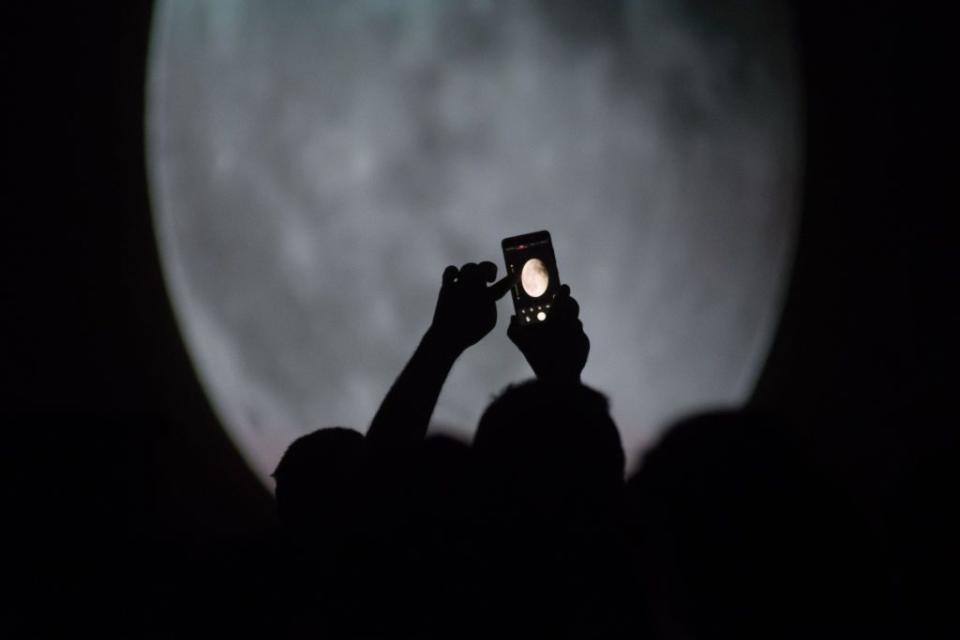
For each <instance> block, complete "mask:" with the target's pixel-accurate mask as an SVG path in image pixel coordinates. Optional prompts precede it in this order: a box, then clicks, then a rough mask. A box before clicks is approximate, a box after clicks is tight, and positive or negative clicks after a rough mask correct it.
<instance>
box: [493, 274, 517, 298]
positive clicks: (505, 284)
mask: <svg viewBox="0 0 960 640" xmlns="http://www.w3.org/2000/svg"><path fill="white" fill-rule="evenodd" d="M516 283H517V276H515V275H513V274H510V275H505V276H503V277H502V278H500V280H498V281H497V282H494V283H493V284H492V285H490V286H489V287H487V291H489V292H490V296H491V297H492V298H493V299H494V300H499V299H500V298H502V297H503V296H504V295H506V293H507V291H510V288H511V287H513V285H514V284H516Z"/></svg>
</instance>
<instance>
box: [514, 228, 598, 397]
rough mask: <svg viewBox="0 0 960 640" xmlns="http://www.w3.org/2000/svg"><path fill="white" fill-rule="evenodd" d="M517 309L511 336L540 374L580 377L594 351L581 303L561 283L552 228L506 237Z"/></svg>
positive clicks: (569, 378) (556, 378) (564, 379)
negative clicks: (581, 316)
mask: <svg viewBox="0 0 960 640" xmlns="http://www.w3.org/2000/svg"><path fill="white" fill-rule="evenodd" d="M502 246H503V257H504V261H505V262H506V265H507V273H508V274H511V275H513V276H514V277H515V278H516V281H515V284H514V285H513V287H512V289H511V292H512V297H513V303H514V308H515V309H516V315H514V316H513V317H512V318H511V319H510V326H509V328H508V329H507V336H508V337H509V338H510V341H511V342H513V343H514V344H515V345H516V346H517V348H518V349H520V352H521V353H523V356H524V358H526V360H527V363H528V364H529V365H530V368H531V369H533V372H534V373H535V374H536V376H537V377H538V378H540V379H541V380H551V381H560V382H579V381H580V373H581V371H583V367H584V366H585V365H586V363H587V356H588V355H589V353H590V339H589V338H588V337H587V334H586V333H584V331H583V323H582V322H581V321H580V318H579V315H580V305H579V304H578V303H577V301H576V300H575V299H574V298H573V297H572V296H571V295H570V287H568V286H567V285H561V284H560V281H559V277H558V275H557V261H556V256H555V255H554V252H553V243H552V242H551V239H550V234H549V233H548V232H546V231H538V232H536V233H530V234H526V235H522V236H515V237H513V238H506V239H505V240H504V241H503V243H502Z"/></svg>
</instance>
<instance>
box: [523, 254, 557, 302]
mask: <svg viewBox="0 0 960 640" xmlns="http://www.w3.org/2000/svg"><path fill="white" fill-rule="evenodd" d="M520 283H521V284H522V285H523V290H524V291H526V292H527V295H528V296H530V297H531V298H539V297H540V296H542V295H543V294H544V293H546V291H547V287H548V286H550V275H549V274H548V273H547V267H546V265H545V264H543V261H542V260H540V259H539V258H530V259H529V260H527V261H526V263H524V265H523V269H521V270H520Z"/></svg>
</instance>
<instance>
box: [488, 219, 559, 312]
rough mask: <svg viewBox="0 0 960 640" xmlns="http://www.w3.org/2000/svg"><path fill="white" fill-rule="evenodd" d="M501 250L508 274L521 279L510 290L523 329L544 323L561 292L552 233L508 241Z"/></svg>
mask: <svg viewBox="0 0 960 640" xmlns="http://www.w3.org/2000/svg"><path fill="white" fill-rule="evenodd" d="M500 246H501V247H502V248H503V261H504V263H505V264H506V266H507V273H510V274H519V275H520V277H519V278H518V280H517V283H516V284H515V285H513V288H512V289H511V290H510V294H511V296H512V297H513V307H514V309H516V314H517V319H518V320H519V321H520V325H521V326H526V325H531V324H537V323H538V322H543V321H544V320H546V319H547V318H548V317H549V316H550V308H551V307H552V306H553V304H554V302H555V301H556V298H557V292H558V291H559V290H560V277H559V276H558V275H557V258H556V256H554V254H553V242H552V241H551V240H550V232H548V231H535V232H533V233H526V234H524V235H522V236H513V237H512V238H504V239H503V241H502V242H501V243H500Z"/></svg>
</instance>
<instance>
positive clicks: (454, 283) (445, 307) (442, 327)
mask: <svg viewBox="0 0 960 640" xmlns="http://www.w3.org/2000/svg"><path fill="white" fill-rule="evenodd" d="M496 278H497V265H495V264H493V263H492V262H481V263H480V264H475V263H473V262H471V263H468V264H465V265H463V266H462V267H461V268H459V269H458V268H456V267H454V266H449V267H447V268H446V269H445V270H444V272H443V284H442V286H441V287H440V295H439V296H438V298H437V308H436V309H435V310H434V312H433V323H432V324H431V325H430V329H429V331H428V333H429V334H431V335H432V336H433V337H434V338H435V339H436V340H437V341H439V342H440V343H441V344H443V345H444V347H445V348H448V349H451V350H452V351H453V352H454V353H457V354H459V353H460V352H462V351H464V350H466V349H467V348H468V347H470V346H472V345H474V344H476V343H477V342H479V341H480V339H481V338H483V337H484V336H485V335H487V334H488V333H490V331H491V330H493V328H494V327H495V326H496V324H497V300H499V299H500V298H502V297H503V296H504V294H505V293H506V292H507V291H509V290H510V287H512V286H513V284H514V282H515V281H516V278H515V277H513V276H505V277H504V278H503V279H502V280H500V281H498V282H496V283H494V284H492V285H490V286H487V283H488V282H494V280H496Z"/></svg>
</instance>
